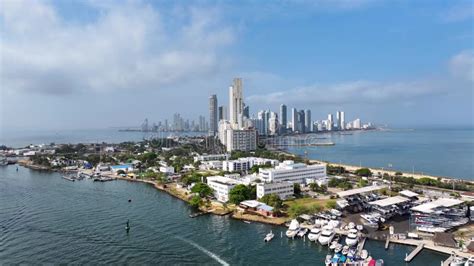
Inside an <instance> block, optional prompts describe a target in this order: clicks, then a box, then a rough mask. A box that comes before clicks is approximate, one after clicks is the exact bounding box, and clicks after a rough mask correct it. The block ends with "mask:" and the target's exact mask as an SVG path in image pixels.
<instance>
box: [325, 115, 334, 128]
mask: <svg viewBox="0 0 474 266" xmlns="http://www.w3.org/2000/svg"><path fill="white" fill-rule="evenodd" d="M333 125H334V119H333V117H332V114H328V124H327V127H326V129H327V130H329V131H331V130H333V128H332V127H333Z"/></svg>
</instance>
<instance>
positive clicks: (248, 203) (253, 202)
mask: <svg viewBox="0 0 474 266" xmlns="http://www.w3.org/2000/svg"><path fill="white" fill-rule="evenodd" d="M240 204H242V205H245V206H247V207H250V208H257V207H258V205H260V204H261V203H260V202H258V201H256V200H244V201H242V202H240Z"/></svg>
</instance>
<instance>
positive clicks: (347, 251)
mask: <svg viewBox="0 0 474 266" xmlns="http://www.w3.org/2000/svg"><path fill="white" fill-rule="evenodd" d="M347 253H349V246H344V247H343V248H342V255H347Z"/></svg>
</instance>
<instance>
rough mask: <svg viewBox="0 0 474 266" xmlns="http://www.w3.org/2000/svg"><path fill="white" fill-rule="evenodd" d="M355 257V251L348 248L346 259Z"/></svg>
mask: <svg viewBox="0 0 474 266" xmlns="http://www.w3.org/2000/svg"><path fill="white" fill-rule="evenodd" d="M355 257H356V250H355V248H349V253H347V258H349V259H351V260H352V259H354V258H355Z"/></svg>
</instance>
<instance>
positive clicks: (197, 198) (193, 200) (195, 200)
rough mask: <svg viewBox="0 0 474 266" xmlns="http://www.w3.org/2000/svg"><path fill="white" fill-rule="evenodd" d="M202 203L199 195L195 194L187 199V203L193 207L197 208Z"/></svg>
mask: <svg viewBox="0 0 474 266" xmlns="http://www.w3.org/2000/svg"><path fill="white" fill-rule="evenodd" d="M201 203H202V199H201V197H200V196H199V195H195V196H193V197H192V198H191V200H190V201H189V204H190V205H191V206H192V207H194V208H198V207H199V206H200V205H201Z"/></svg>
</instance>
